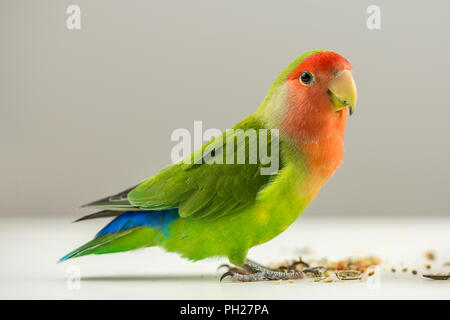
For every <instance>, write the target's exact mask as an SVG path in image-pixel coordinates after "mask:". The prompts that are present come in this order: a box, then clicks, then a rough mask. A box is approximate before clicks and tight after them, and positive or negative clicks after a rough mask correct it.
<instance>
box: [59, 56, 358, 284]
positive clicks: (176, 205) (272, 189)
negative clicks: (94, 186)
mask: <svg viewBox="0 0 450 320" xmlns="http://www.w3.org/2000/svg"><path fill="white" fill-rule="evenodd" d="M356 96H357V95H356V86H355V82H354V80H353V73H352V68H351V66H350V63H349V62H348V61H347V60H346V59H345V58H343V57H342V56H341V55H339V54H337V53H335V52H333V51H328V50H313V51H309V52H306V53H304V54H303V55H301V56H300V57H298V58H297V59H295V60H294V61H293V62H292V63H291V64H290V65H289V66H288V67H287V68H286V69H284V70H283V71H282V72H281V74H280V75H279V76H278V78H277V79H276V80H275V82H274V83H273V85H272V86H271V88H270V90H269V92H268V93H267V95H266V97H265V98H264V100H263V102H262V103H261V105H260V106H259V108H258V109H257V111H256V112H254V113H253V114H251V115H249V116H248V117H247V118H245V119H244V120H242V121H241V122H239V123H238V124H237V125H235V126H234V127H233V129H235V130H236V129H242V130H244V131H246V130H250V129H253V130H255V131H256V132H257V135H258V136H260V134H259V132H262V131H261V129H266V130H271V129H277V130H278V135H277V137H276V146H277V148H276V150H275V136H274V135H269V136H268V137H266V140H267V148H268V149H269V151H270V152H277V157H278V158H277V160H278V161H279V169H278V170H277V171H276V172H274V173H273V174H268V175H264V174H261V169H263V168H264V167H265V166H267V164H266V163H263V161H261V160H260V159H257V161H254V162H252V163H248V162H249V161H248V160H249V156H248V154H250V150H251V149H252V147H261V146H260V145H259V144H261V139H258V137H257V138H256V139H255V138H253V139H251V138H248V139H244V140H243V142H242V141H241V142H240V143H239V142H238V143H236V144H233V145H232V148H234V149H233V151H237V150H238V149H239V148H241V149H242V148H243V150H244V151H246V152H245V154H246V160H247V161H246V162H245V163H241V164H239V163H234V164H227V163H224V164H222V163H205V162H206V161H203V160H206V159H204V157H207V156H210V157H211V155H212V152H205V151H207V150H214V153H215V154H214V157H215V158H216V157H226V155H227V146H228V148H229V150H231V147H230V146H229V145H228V144H227V143H226V140H227V139H226V136H227V134H228V132H225V133H224V134H223V135H222V136H220V139H219V137H216V138H215V139H214V140H212V141H210V142H208V143H207V144H205V145H204V146H203V147H202V148H201V149H200V150H197V151H195V152H194V153H193V154H192V155H191V156H190V157H188V159H189V160H190V161H180V162H177V163H175V164H173V165H171V166H169V167H168V168H166V169H164V170H162V171H161V172H159V173H158V174H156V175H155V176H153V177H151V178H150V179H148V180H146V181H144V182H143V183H141V184H139V185H137V186H134V187H132V188H129V189H127V190H125V191H123V192H120V193H118V194H116V195H113V196H109V197H106V198H104V199H101V200H98V201H95V202H92V203H89V204H87V205H85V206H84V207H92V208H97V209H99V210H101V211H99V212H96V213H93V214H91V215H88V216H85V217H83V218H81V219H79V220H77V221H81V220H87V219H93V218H102V217H114V219H113V220H112V221H111V222H110V223H109V224H108V225H106V226H105V227H104V228H103V229H101V230H100V231H99V232H98V234H97V235H96V236H95V238H94V239H93V240H92V241H90V242H88V243H86V244H85V245H83V246H81V247H79V248H78V249H76V250H74V251H72V252H70V253H69V254H67V255H66V256H64V257H63V258H61V260H60V261H64V260H67V259H71V258H75V257H80V256H84V255H88V254H105V253H114V252H121V251H128V250H135V249H139V248H143V247H151V246H159V247H162V248H164V249H166V250H167V251H170V252H177V253H179V254H180V255H181V256H183V257H185V258H187V259H190V260H193V261H197V260H201V259H205V258H209V257H220V256H222V257H228V259H229V261H230V263H232V264H234V265H235V266H237V267H236V268H230V270H229V271H228V272H226V273H225V274H224V275H223V276H222V278H223V277H226V276H230V277H231V278H232V280H235V281H256V280H268V279H270V280H273V279H298V278H302V277H303V276H304V274H305V273H306V272H316V271H317V270H314V268H310V269H305V270H303V271H290V272H282V271H279V270H273V269H269V268H266V267H264V266H262V265H260V264H257V263H255V262H253V261H251V260H250V259H247V253H248V250H249V249H250V248H252V247H254V246H257V245H259V244H261V243H264V242H267V241H269V240H271V239H273V238H274V237H276V236H277V235H279V234H280V233H282V232H283V231H284V230H285V229H286V228H287V227H288V226H289V225H290V224H292V223H293V222H294V221H295V220H296V219H297V217H298V216H299V215H300V214H301V212H302V211H303V210H304V209H305V208H306V207H307V206H308V204H309V203H310V202H311V201H312V200H313V199H314V198H315V196H316V195H317V193H318V192H319V190H320V188H321V187H322V185H323V184H324V183H325V182H327V180H328V179H329V178H330V177H331V176H332V175H333V173H334V172H335V171H336V169H337V168H338V167H339V165H340V164H341V163H342V160H343V157H344V135H345V127H346V122H347V118H348V116H349V115H351V114H352V113H353V111H354V108H355V104H356ZM247 141H248V142H247ZM258 141H259V142H258ZM247 151H248V152H247ZM199 159H200V161H199ZM250 162H251V161H250ZM222 278H221V279H222Z"/></svg>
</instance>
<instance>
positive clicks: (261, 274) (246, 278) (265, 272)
mask: <svg viewBox="0 0 450 320" xmlns="http://www.w3.org/2000/svg"><path fill="white" fill-rule="evenodd" d="M242 269H244V270H248V271H251V273H246V274H244V273H239V272H234V271H233V269H232V268H230V269H229V270H228V272H225V273H224V274H223V275H222V276H221V277H220V281H222V280H223V279H224V278H226V277H228V276H230V277H231V280H233V281H240V282H250V281H261V280H292V279H302V278H304V276H305V274H307V273H313V274H314V275H321V274H322V273H323V272H324V271H325V270H324V268H323V267H315V268H307V269H304V270H302V271H288V272H284V271H279V270H275V269H270V268H267V267H265V266H262V265H260V264H259V263H256V262H254V261H252V260H250V259H247V260H246V261H245V264H244V266H243V268H242Z"/></svg>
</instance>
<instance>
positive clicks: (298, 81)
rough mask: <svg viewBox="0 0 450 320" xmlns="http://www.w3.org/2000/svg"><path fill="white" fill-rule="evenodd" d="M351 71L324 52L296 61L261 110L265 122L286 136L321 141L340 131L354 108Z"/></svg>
mask: <svg viewBox="0 0 450 320" xmlns="http://www.w3.org/2000/svg"><path fill="white" fill-rule="evenodd" d="M356 98H357V94H356V85H355V82H354V80H353V73H352V67H351V65H350V63H349V62H348V61H347V60H346V59H345V58H344V57H342V56H341V55H339V54H337V53H335V52H332V51H327V50H315V51H309V52H307V53H305V54H303V55H302V56H300V57H298V58H297V59H296V60H294V62H293V63H291V64H290V65H289V66H288V67H287V68H286V69H285V70H284V71H283V72H282V73H281V74H280V76H279V77H278V78H277V80H276V81H275V82H274V84H273V86H272V88H271V89H270V91H269V93H268V95H267V96H266V99H265V103H264V104H263V105H265V106H264V107H263V110H264V113H265V115H266V118H272V120H273V121H274V122H273V124H274V126H277V127H280V128H282V129H283V130H284V131H285V133H287V134H288V135H289V136H294V137H298V138H301V139H303V140H312V141H316V140H320V139H321V138H324V137H326V136H328V135H330V134H333V130H336V129H339V128H340V127H342V130H345V123H346V120H347V117H348V115H349V114H350V115H351V114H353V112H354V110H355V105H356Z"/></svg>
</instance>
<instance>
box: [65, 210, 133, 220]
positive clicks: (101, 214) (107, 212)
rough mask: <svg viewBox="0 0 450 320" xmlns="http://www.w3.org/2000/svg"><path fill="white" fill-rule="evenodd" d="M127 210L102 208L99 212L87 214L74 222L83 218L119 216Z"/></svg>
mask: <svg viewBox="0 0 450 320" xmlns="http://www.w3.org/2000/svg"><path fill="white" fill-rule="evenodd" d="M124 212H125V211H116V210H102V211H99V212H95V213H91V214H88V215H87V216H84V217H81V218H80V219H77V220H75V221H74V222H79V221H83V220H90V219H97V218H110V217H118V216H120V215H122V214H123V213H124Z"/></svg>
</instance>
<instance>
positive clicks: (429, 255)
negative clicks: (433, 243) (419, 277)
mask: <svg viewBox="0 0 450 320" xmlns="http://www.w3.org/2000/svg"><path fill="white" fill-rule="evenodd" d="M425 258H427V259H428V260H434V259H436V256H435V254H434V252H433V251H431V250H429V251H427V252H425Z"/></svg>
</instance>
